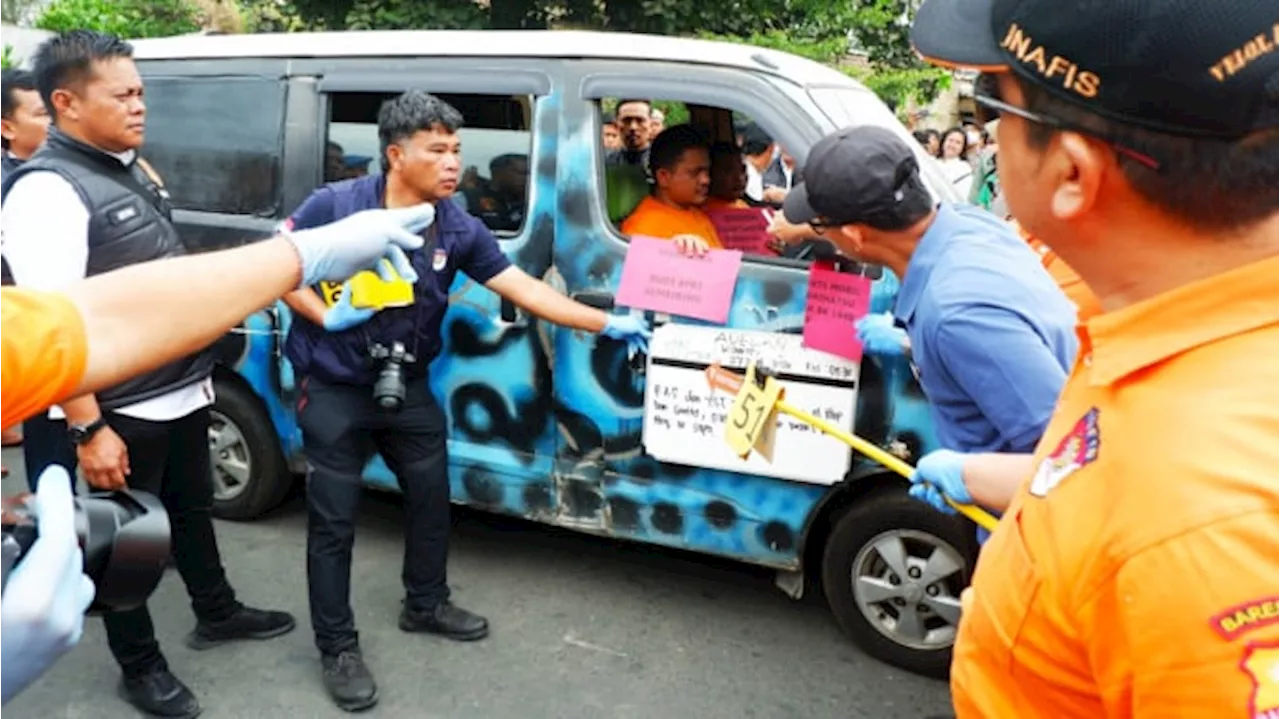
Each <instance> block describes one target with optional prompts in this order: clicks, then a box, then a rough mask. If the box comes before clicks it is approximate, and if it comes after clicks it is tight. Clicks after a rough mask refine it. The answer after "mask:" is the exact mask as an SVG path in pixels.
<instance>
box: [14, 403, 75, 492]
mask: <svg viewBox="0 0 1280 719" xmlns="http://www.w3.org/2000/svg"><path fill="white" fill-rule="evenodd" d="M22 461H23V463H24V464H25V465H26V468H27V486H28V487H30V488H31V491H32V492H34V491H36V482H37V480H39V479H40V475H41V473H43V472H44V471H45V470H46V469H48V468H49V467H50V466H52V465H55V464H56V465H58V466H60V467H62V468H64V469H66V470H67V474H69V475H71V491H72V492H75V491H76V482H75V478H76V464H77V461H76V449H75V445H73V444H71V439H70V438H69V437H68V436H67V421H66V420H65V419H49V413H48V412H41V413H40V414H38V415H34V416H32V417H30V418H28V419H27V420H26V421H25V422H23V426H22Z"/></svg>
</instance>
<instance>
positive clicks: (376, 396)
mask: <svg viewBox="0 0 1280 719" xmlns="http://www.w3.org/2000/svg"><path fill="white" fill-rule="evenodd" d="M369 356H370V357H372V358H373V359H375V360H378V361H379V362H381V363H382V368H381V369H379V370H378V379H377V381H376V382H374V383H373V401H374V402H377V403H378V407H380V408H382V409H383V410H385V411H387V412H399V411H400V407H401V405H403V404H404V395H405V382H404V366H405V364H407V363H411V362H416V361H417V360H416V359H415V358H414V356H413V355H411V354H409V351H408V350H406V349H405V347H404V343H403V342H392V343H391V348H390V349H387V347H385V346H384V345H380V344H375V345H373V346H372V347H370V348H369Z"/></svg>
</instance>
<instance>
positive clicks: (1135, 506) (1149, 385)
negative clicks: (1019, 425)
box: [951, 258, 1280, 719]
mask: <svg viewBox="0 0 1280 719" xmlns="http://www.w3.org/2000/svg"><path fill="white" fill-rule="evenodd" d="M1278 272H1280V262H1278V261H1277V260H1276V258H1271V259H1268V260H1264V261H1261V262H1257V263H1254V264H1251V265H1249V266H1246V267H1243V268H1239V269H1236V270H1233V271H1231V272H1227V273H1223V274H1221V275H1218V276H1216V277H1213V278H1210V279H1207V280H1204V281H1201V282H1197V283H1194V284H1192V285H1189V286H1185V287H1181V288H1179V289H1176V290H1173V291H1171V292H1168V293H1165V294H1163V295H1160V296H1158V297H1155V298H1152V299H1150V300H1147V301H1145V302H1142V303H1139V304H1136V305H1133V306H1130V307H1127V308H1124V309H1122V310H1118V311H1116V312H1110V313H1107V314H1103V315H1099V316H1096V317H1094V318H1092V319H1090V320H1089V321H1088V322H1087V324H1086V325H1085V326H1083V327H1081V330H1080V335H1081V349H1080V359H1079V360H1078V361H1077V364H1076V366H1075V369H1074V371H1073V373H1072V375H1071V376H1070V377H1069V378H1068V380H1067V384H1066V386H1065V387H1064V388H1063V391H1062V396H1061V398H1060V399H1059V404H1058V408H1057V411H1056V412H1055V413H1054V416H1053V419H1052V420H1051V421H1050V423H1049V426H1048V428H1047V430H1046V431H1045V435H1044V438H1043V439H1042V440H1041V442H1040V446H1039V447H1038V448H1037V450H1036V453H1035V458H1034V462H1035V467H1036V469H1035V474H1034V475H1033V477H1032V479H1031V481H1030V482H1029V483H1027V484H1025V485H1024V486H1023V487H1022V488H1021V490H1020V491H1019V493H1018V495H1017V496H1016V497H1015V499H1014V501H1013V503H1012V504H1011V505H1010V507H1009V510H1008V511H1007V512H1006V513H1005V515H1004V517H1003V519H1002V520H1001V522H1000V526H999V528H998V529H997V530H996V532H995V533H994V534H993V535H992V536H991V539H990V540H988V542H987V544H986V545H985V546H984V547H983V550H982V554H981V556H980V557H979V559H978V565H977V569H976V571H975V575H974V580H973V596H972V601H971V602H970V603H969V604H968V606H967V607H966V611H965V614H964V616H963V619H962V621H961V625H960V631H959V635H958V637H957V639H956V646H955V651H954V661H953V664H952V670H951V689H952V696H953V699H954V702H955V709H956V714H957V716H958V718H959V719H969V718H970V717H1012V718H1017V719H1023V718H1024V717H1025V718H1027V719H1031V718H1033V717H1045V718H1047V719H1073V718H1075V717H1080V718H1081V719H1099V718H1100V717H1152V718H1153V719H1154V718H1157V717H1158V718H1159V719H1169V718H1180V717H1187V718H1188V719H1190V718H1193V717H1194V718H1195V719H1219V718H1224V719H1230V718H1239V719H1255V718H1256V717H1275V716H1277V711H1280V692H1278V689H1277V679H1278V674H1280V650H1278V649H1277V624H1276V620H1277V598H1276V595H1277V584H1278V580H1277V573H1278V572H1280V568H1278V566H1277V563H1278V561H1280V560H1278V559H1277V557H1278V555H1280V508H1278V507H1277V494H1278V493H1280V469H1278V467H1280V408H1278V406H1280V390H1278V389H1277V385H1278V384H1280V349H1278V346H1280V330H1278V329H1277V315H1278V314H1280V313H1278V312H1277V301H1276V300H1277V293H1280V280H1278V279H1277V273H1278Z"/></svg>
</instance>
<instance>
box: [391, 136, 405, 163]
mask: <svg viewBox="0 0 1280 719" xmlns="http://www.w3.org/2000/svg"><path fill="white" fill-rule="evenodd" d="M402 157H404V148H403V147H400V145H398V144H396V143H394V142H393V143H391V144H390V145H387V167H395V166H396V165H398V164H400V158H402Z"/></svg>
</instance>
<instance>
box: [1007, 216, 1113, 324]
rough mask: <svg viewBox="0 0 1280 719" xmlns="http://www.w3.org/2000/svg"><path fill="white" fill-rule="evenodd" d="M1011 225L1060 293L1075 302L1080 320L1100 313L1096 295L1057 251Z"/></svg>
mask: <svg viewBox="0 0 1280 719" xmlns="http://www.w3.org/2000/svg"><path fill="white" fill-rule="evenodd" d="M1013 225H1014V228H1016V229H1017V230H1018V234H1019V235H1021V236H1022V239H1024V240H1026V241H1027V244H1029V245H1031V249H1033V250H1035V251H1036V254H1038V255H1040V264H1042V265H1044V268H1045V270H1046V271H1047V272H1048V273H1049V276H1050V277H1052V278H1053V281H1054V282H1057V283H1058V287H1060V288H1061V289H1062V293H1063V294H1065V295H1066V296H1067V299H1069V300H1071V301H1072V302H1074V303H1075V305H1076V308H1077V316H1078V317H1079V318H1080V320H1081V321H1084V320H1087V319H1089V318H1090V317H1093V316H1094V315H1097V314H1101V313H1102V304H1101V303H1099V302H1098V297H1097V295H1095V294H1093V290H1091V289H1089V285H1086V284H1085V283H1084V280H1082V279H1080V275H1078V274H1076V271H1075V270H1073V269H1071V265H1068V264H1067V263H1066V262H1064V261H1063V260H1062V258H1061V257H1059V256H1058V253H1056V252H1054V251H1053V250H1051V249H1049V246H1048V245H1046V244H1045V243H1043V242H1041V241H1040V240H1037V239H1036V238H1034V237H1032V236H1031V234H1030V233H1029V232H1027V231H1026V230H1024V229H1022V227H1021V226H1020V225H1018V223H1017V222H1014V223H1013Z"/></svg>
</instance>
